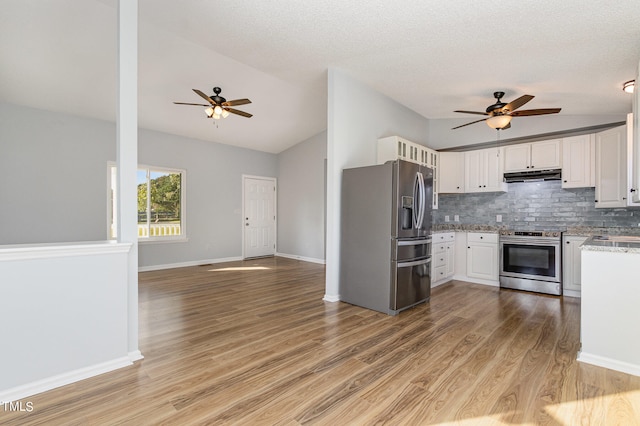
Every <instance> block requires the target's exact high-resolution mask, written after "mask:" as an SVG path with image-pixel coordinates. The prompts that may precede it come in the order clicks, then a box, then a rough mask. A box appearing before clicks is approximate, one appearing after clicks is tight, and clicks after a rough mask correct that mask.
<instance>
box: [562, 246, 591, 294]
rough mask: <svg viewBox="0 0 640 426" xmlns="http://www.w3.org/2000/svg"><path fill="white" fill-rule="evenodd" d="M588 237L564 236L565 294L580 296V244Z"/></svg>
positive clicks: (563, 274)
mask: <svg viewBox="0 0 640 426" xmlns="http://www.w3.org/2000/svg"><path fill="white" fill-rule="evenodd" d="M586 240H587V237H580V236H573V235H565V236H564V237H563V238H562V289H563V294H564V295H565V296H571V297H580V289H581V281H582V275H581V272H580V268H581V266H582V260H581V257H580V255H581V250H580V246H581V245H582V243H584V242H585V241H586Z"/></svg>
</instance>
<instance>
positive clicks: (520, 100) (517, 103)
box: [500, 95, 534, 113]
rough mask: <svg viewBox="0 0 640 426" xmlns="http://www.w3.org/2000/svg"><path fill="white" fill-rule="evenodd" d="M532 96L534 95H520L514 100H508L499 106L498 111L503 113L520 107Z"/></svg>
mask: <svg viewBox="0 0 640 426" xmlns="http://www.w3.org/2000/svg"><path fill="white" fill-rule="evenodd" d="M533 98H534V96H531V95H522V96H520V97H519V98H518V99H515V100H513V101H511V102H509V103H508V104H506V105H505V106H503V107H502V108H500V111H502V112H505V113H506V112H513V111H515V110H517V109H518V108H520V107H521V106H522V105H524V104H526V103H527V102H529V101H530V100H531V99H533Z"/></svg>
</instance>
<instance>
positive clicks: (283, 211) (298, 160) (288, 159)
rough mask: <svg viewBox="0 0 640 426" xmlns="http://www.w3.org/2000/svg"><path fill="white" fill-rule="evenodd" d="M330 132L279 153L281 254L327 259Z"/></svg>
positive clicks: (279, 230)
mask: <svg viewBox="0 0 640 426" xmlns="http://www.w3.org/2000/svg"><path fill="white" fill-rule="evenodd" d="M326 158H327V132H322V133H320V134H318V135H316V136H314V137H312V138H309V139H307V140H306V141H303V142H301V143H299V144H297V145H295V146H293V147H291V148H289V149H287V150H285V151H283V152H281V153H280V154H278V253H280V254H283V255H291V256H299V257H301V258H307V259H308V260H314V261H320V260H321V261H324V258H325V253H324V238H325V234H324V228H325V167H326V166H325V160H326Z"/></svg>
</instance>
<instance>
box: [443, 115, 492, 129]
mask: <svg viewBox="0 0 640 426" xmlns="http://www.w3.org/2000/svg"><path fill="white" fill-rule="evenodd" d="M485 120H486V118H483V119H481V120H476V121H472V122H471V123H467V124H463V125H462V126H457V127H453V128H451V130H455V129H459V128H460V127H464V126H468V125H469V124H474V123H479V122H481V121H485Z"/></svg>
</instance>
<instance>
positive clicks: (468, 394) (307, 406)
mask: <svg viewBox="0 0 640 426" xmlns="http://www.w3.org/2000/svg"><path fill="white" fill-rule="evenodd" d="M324 276H325V274H324V266H322V265H316V264H311V263H306V262H300V261H296V260H291V259H284V258H267V259H258V260H253V261H244V262H230V263H224V264H215V265H206V266H198V267H190V268H180V269H174V270H166V271H156V272H146V273H141V274H140V349H141V351H142V353H143V354H144V356H145V358H144V360H142V361H140V362H137V363H136V364H135V365H134V366H133V367H129V368H124V369H120V370H117V371H114V372H111V373H107V374H103V375H101V376H98V377H94V378H91V379H88V380H84V381H82V382H78V383H74V384H72V385H69V386H65V387H62V388H59V389H55V390H52V391H49V392H45V393H43V394H40V395H36V396H33V397H30V398H27V399H25V400H24V402H26V401H30V402H31V403H32V404H33V411H32V412H30V413H25V412H6V411H5V412H3V411H1V410H0V424H3V425H31V424H34V425H35V424H46V425H85V424H90V425H113V424H127V425H129V424H131V425H151V424H166V425H191V424H213V425H217V424H240V425H298V424H320V425H374V424H391V425H431V424H460V425H513V424H519V425H522V424H525V425H640V377H634V376H629V375H626V374H623V373H618V372H615V371H611V370H606V369H603V368H599V367H594V366H590V365H587V364H582V363H578V362H577V361H576V360H575V359H576V353H577V351H578V349H579V317H580V303H579V299H574V298H564V299H563V298H557V297H550V296H543V295H536V294H531V293H525V292H517V291H509V290H502V291H501V290H499V289H497V288H493V287H487V286H481V285H475V284H470V283H465V282H455V281H454V282H451V283H449V284H445V285H443V286H440V287H437V288H435V289H434V290H433V292H432V298H431V302H430V303H428V304H422V305H420V306H418V307H415V308H413V309H410V310H408V311H404V312H402V313H401V314H400V315H398V316H395V317H390V316H387V315H383V314H380V313H376V312H373V311H370V310H366V309H362V308H359V307H356V306H352V305H349V304H345V303H326V302H323V301H322V296H323V294H324ZM612 332H614V331H613V330H612Z"/></svg>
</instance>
